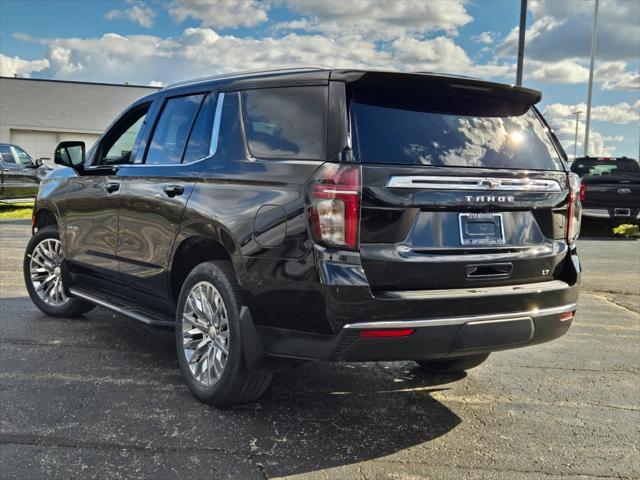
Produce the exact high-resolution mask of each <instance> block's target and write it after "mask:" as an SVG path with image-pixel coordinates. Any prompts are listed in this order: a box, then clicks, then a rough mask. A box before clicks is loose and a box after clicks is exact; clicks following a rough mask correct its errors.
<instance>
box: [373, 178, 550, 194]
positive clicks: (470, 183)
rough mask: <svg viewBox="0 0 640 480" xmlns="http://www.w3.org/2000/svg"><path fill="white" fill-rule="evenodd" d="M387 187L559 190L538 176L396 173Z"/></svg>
mask: <svg viewBox="0 0 640 480" xmlns="http://www.w3.org/2000/svg"><path fill="white" fill-rule="evenodd" d="M385 187H387V188H415V189H423V190H485V191H486V190H491V191H502V192H518V191H521V192H561V191H562V187H561V186H560V184H559V183H558V182H557V181H556V180H547V179H540V178H497V177H451V176H444V175H443V176H435V175H433V176H430V175H397V176H395V175H394V176H392V177H389V180H387V183H386V185H385Z"/></svg>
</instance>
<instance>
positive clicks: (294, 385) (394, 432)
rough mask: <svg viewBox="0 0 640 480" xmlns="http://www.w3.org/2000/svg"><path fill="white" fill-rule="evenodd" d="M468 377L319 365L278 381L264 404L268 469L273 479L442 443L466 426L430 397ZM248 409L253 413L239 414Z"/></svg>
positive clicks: (387, 366) (407, 367) (392, 366)
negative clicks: (270, 432) (437, 441)
mask: <svg viewBox="0 0 640 480" xmlns="http://www.w3.org/2000/svg"><path fill="white" fill-rule="evenodd" d="M465 376H466V375H465V374H458V375H454V376H443V375H440V376H433V375H428V374H427V373H426V372H424V371H423V370H422V369H420V368H418V367H415V366H413V364H411V363H409V362H398V363H391V362H389V363H364V364H328V363H320V362H317V363H316V362H314V363H308V364H304V365H301V366H299V367H298V368H296V369H294V370H292V371H290V372H284V373H281V374H278V375H276V376H275V377H274V381H273V383H272V385H271V387H270V389H269V390H268V391H267V392H266V394H265V395H264V397H263V398H262V399H261V400H260V401H259V402H258V403H259V405H260V407H261V408H260V415H261V417H262V418H263V421H266V422H271V423H272V424H273V426H274V438H272V439H271V442H270V443H271V445H270V447H269V448H268V449H267V450H266V451H265V452H264V457H265V458H264V461H265V469H266V471H267V472H268V473H269V474H270V475H273V476H274V477H280V476H287V475H294V474H302V473H306V472H311V471H315V470H321V469H327V468H334V467H339V466H344V465H349V464H352V463H357V462H362V461H366V460H372V459H378V458H381V457H385V456H388V455H392V454H395V453H398V452H401V451H402V450H405V449H409V448H412V447H416V446H419V445H422V444H424V443H425V442H429V441H430V440H433V439H435V438H438V437H440V436H441V435H444V434H445V433H447V432H449V431H450V430H452V429H454V428H455V427H456V426H457V425H459V424H460V423H461V422H462V420H461V419H460V417H458V416H457V415H456V414H455V413H454V412H452V411H451V410H450V409H448V408H447V407H446V406H444V405H443V404H442V403H440V402H438V401H437V400H435V399H434V398H433V397H432V396H431V395H432V394H433V393H434V392H438V391H441V390H448V387H446V386H445V385H446V384H448V383H451V382H453V381H456V380H460V379H462V378H464V377H465ZM243 408H251V406H247V407H239V408H238V407H236V409H234V410H237V411H240V410H242V409H243Z"/></svg>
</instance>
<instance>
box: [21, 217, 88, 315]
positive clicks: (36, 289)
mask: <svg viewBox="0 0 640 480" xmlns="http://www.w3.org/2000/svg"><path fill="white" fill-rule="evenodd" d="M47 252H49V253H51V257H49V256H47ZM63 259H64V258H63V257H62V251H61V244H60V235H59V233H58V227H57V226H55V225H48V226H46V227H44V228H41V229H39V230H38V231H37V232H36V233H35V234H34V235H33V236H32V237H31V240H29V243H28V244H27V249H26V251H25V253H24V261H23V264H22V270H23V273H24V282H25V285H26V287H27V292H28V293H29V297H31V301H32V302H33V303H34V304H35V305H36V307H38V308H39V309H40V310H41V311H42V312H43V313H46V314H47V315H49V316H51V317H77V316H78V315H81V314H83V313H86V312H88V311H90V310H92V309H93V308H94V307H95V305H93V304H91V303H89V302H87V301H85V300H81V299H79V298H73V297H69V296H67V295H66V294H65V293H64V288H63V285H62V272H61V270H60V262H61V261H62V260H63ZM36 269H37V270H36ZM45 277H46V278H45ZM49 278H53V279H52V280H50V281H47V280H48V279H49ZM38 280H42V282H40V281H38ZM47 292H49V293H47Z"/></svg>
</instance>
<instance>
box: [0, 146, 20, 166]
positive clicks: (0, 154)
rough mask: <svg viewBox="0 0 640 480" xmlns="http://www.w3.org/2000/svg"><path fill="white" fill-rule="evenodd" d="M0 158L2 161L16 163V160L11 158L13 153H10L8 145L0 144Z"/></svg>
mask: <svg viewBox="0 0 640 480" xmlns="http://www.w3.org/2000/svg"><path fill="white" fill-rule="evenodd" d="M0 159H2V163H8V164H13V165H15V163H16V160H15V159H14V158H13V153H11V147H10V146H8V145H2V146H0Z"/></svg>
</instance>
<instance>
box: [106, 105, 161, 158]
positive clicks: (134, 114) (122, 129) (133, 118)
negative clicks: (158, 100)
mask: <svg viewBox="0 0 640 480" xmlns="http://www.w3.org/2000/svg"><path fill="white" fill-rule="evenodd" d="M149 106H150V105H149V104H145V105H142V106H140V107H136V108H134V109H133V110H132V111H131V112H129V113H127V114H126V115H125V116H124V117H123V118H122V119H121V120H120V121H119V122H118V123H116V125H114V126H113V127H112V128H111V130H109V132H107V134H106V135H105V139H104V140H103V142H102V145H101V151H102V152H103V153H102V158H101V159H99V161H98V165H117V164H124V163H133V158H131V151H132V150H133V147H134V146H135V144H136V140H137V138H138V135H140V130H141V129H142V126H143V125H144V120H145V118H146V116H147V112H148V111H149Z"/></svg>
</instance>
